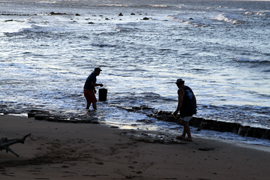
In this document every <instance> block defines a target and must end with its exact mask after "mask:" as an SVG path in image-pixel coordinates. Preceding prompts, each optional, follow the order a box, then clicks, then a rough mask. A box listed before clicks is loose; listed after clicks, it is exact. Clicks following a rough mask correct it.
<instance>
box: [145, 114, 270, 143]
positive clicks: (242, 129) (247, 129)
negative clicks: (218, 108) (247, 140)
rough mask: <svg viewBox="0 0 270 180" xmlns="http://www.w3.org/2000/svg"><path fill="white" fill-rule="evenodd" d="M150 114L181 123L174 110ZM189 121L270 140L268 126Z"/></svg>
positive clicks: (160, 118) (198, 125)
mask: <svg viewBox="0 0 270 180" xmlns="http://www.w3.org/2000/svg"><path fill="white" fill-rule="evenodd" d="M148 116H150V117H155V118H157V119H159V120H162V121H169V122H176V123H178V124H181V121H180V119H179V118H177V119H174V118H173V117H172V112H165V111H158V112H154V113H153V114H150V115H148ZM189 123H190V126H193V127H197V128H198V129H197V130H213V131H219V132H231V133H235V134H239V135H241V136H245V137H255V138H260V139H269V140H270V131H269V129H266V128H260V127H251V126H243V125H241V124H239V123H233V122H226V121H218V120H211V119H204V118H200V117H193V118H192V119H191V120H190V122H189Z"/></svg>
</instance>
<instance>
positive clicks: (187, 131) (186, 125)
mask: <svg viewBox="0 0 270 180" xmlns="http://www.w3.org/2000/svg"><path fill="white" fill-rule="evenodd" d="M183 125H184V131H183V134H182V137H183V138H185V136H186V134H187V135H188V138H187V140H188V141H192V137H191V133H190V127H189V122H188V121H183Z"/></svg>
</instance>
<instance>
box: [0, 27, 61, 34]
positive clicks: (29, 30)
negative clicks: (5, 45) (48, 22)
mask: <svg viewBox="0 0 270 180" xmlns="http://www.w3.org/2000/svg"><path fill="white" fill-rule="evenodd" d="M52 31H59V29H55V28H51V27H45V26H37V25H32V26H31V27H29V28H22V29H20V30H19V31H18V32H12V33H10V32H4V35H6V36H8V37H12V36H17V35H24V34H28V33H44V32H52Z"/></svg>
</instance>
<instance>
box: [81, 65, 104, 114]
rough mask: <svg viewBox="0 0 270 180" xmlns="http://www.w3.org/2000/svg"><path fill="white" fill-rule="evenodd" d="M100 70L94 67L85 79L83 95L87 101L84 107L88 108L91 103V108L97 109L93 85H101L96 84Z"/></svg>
mask: <svg viewBox="0 0 270 180" xmlns="http://www.w3.org/2000/svg"><path fill="white" fill-rule="evenodd" d="M100 71H102V70H101V69H100V68H95V70H94V71H93V72H92V73H91V74H90V75H89V76H88V78H87V79H86V81H85V84H84V91H83V93H84V97H85V99H86V101H87V105H86V109H89V107H90V105H91V103H92V104H93V108H94V109H95V110H96V109H97V104H96V103H97V98H96V96H95V93H96V92H97V91H96V89H95V87H96V86H100V87H102V86H103V84H97V83H96V81H97V76H98V75H99V74H100Z"/></svg>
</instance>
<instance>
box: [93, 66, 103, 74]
mask: <svg viewBox="0 0 270 180" xmlns="http://www.w3.org/2000/svg"><path fill="white" fill-rule="evenodd" d="M100 71H102V70H101V69H100V68H99V67H98V68H95V70H94V73H95V74H96V75H97V76H98V75H99V74H100Z"/></svg>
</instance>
